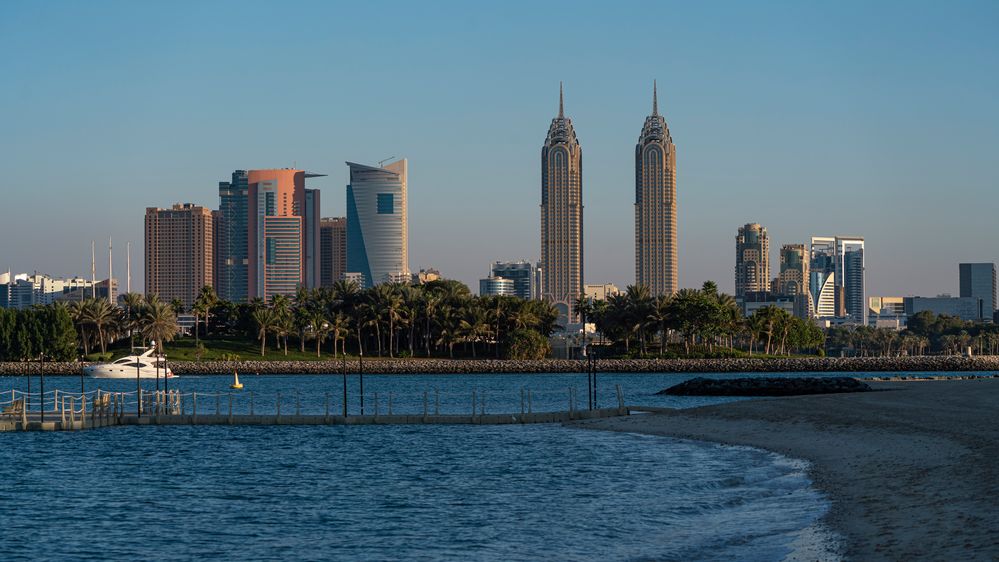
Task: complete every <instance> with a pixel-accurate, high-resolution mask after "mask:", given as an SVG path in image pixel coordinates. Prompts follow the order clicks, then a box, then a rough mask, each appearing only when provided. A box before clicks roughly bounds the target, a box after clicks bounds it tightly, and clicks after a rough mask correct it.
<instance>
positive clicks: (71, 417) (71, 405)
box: [69, 398, 76, 429]
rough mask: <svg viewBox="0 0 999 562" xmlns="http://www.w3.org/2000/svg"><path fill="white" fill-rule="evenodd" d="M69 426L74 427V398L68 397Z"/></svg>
mask: <svg viewBox="0 0 999 562" xmlns="http://www.w3.org/2000/svg"><path fill="white" fill-rule="evenodd" d="M69 428H70V429H76V398H70V399H69Z"/></svg>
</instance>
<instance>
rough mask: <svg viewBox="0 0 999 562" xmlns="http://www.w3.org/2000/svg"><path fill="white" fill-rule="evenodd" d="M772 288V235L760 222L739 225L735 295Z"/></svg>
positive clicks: (744, 294) (743, 295)
mask: <svg viewBox="0 0 999 562" xmlns="http://www.w3.org/2000/svg"><path fill="white" fill-rule="evenodd" d="M769 290H770V237H769V235H767V229H765V228H763V227H762V226H760V224H759V223H755V222H754V223H749V224H747V225H745V226H740V227H739V233H738V234H737V235H736V237H735V296H736V297H745V296H746V293H757V292H765V291H769Z"/></svg>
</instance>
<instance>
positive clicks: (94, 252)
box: [90, 240, 97, 300]
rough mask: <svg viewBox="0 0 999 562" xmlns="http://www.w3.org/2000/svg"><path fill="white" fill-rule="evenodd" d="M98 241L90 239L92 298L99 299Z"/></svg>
mask: <svg viewBox="0 0 999 562" xmlns="http://www.w3.org/2000/svg"><path fill="white" fill-rule="evenodd" d="M96 247H97V243H96V242H94V241H93V240H91V241H90V298H92V299H95V300H96V299H97V249H96Z"/></svg>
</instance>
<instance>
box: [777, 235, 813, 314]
mask: <svg viewBox="0 0 999 562" xmlns="http://www.w3.org/2000/svg"><path fill="white" fill-rule="evenodd" d="M808 262H809V255H808V250H807V249H806V248H805V245H804V244H784V245H783V246H781V249H780V273H779V274H777V284H776V286H775V287H774V288H773V290H774V292H775V293H777V294H780V295H785V296H789V297H794V313H795V315H796V316H798V317H799V318H808V317H810V316H811V315H812V308H813V307H812V299H811V294H810V293H809V291H808V281H809V271H808Z"/></svg>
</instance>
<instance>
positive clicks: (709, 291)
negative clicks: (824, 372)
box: [574, 281, 823, 356]
mask: <svg viewBox="0 0 999 562" xmlns="http://www.w3.org/2000/svg"><path fill="white" fill-rule="evenodd" d="M574 305H575V310H576V311H577V312H578V313H579V314H580V316H581V317H582V319H583V320H584V321H587V322H594V323H595V324H596V328H597V330H598V331H599V332H600V333H601V335H602V336H605V337H607V338H609V339H610V340H611V341H612V342H615V343H617V344H619V345H623V347H624V351H625V353H626V354H630V353H631V352H632V345H633V344H635V345H637V346H638V352H639V354H640V355H642V356H645V355H647V354H648V352H649V348H650V347H651V346H653V345H654V344H655V345H657V347H658V348H659V351H660V353H666V351H667V349H668V345H669V344H670V343H673V342H680V343H682V344H683V348H684V353H685V354H687V355H689V354H690V352H691V349H692V348H693V347H694V346H696V345H702V346H705V347H707V350H708V352H709V353H710V352H711V351H713V348H714V347H715V346H720V347H723V348H726V349H729V350H731V349H734V348H736V347H737V346H741V347H743V348H744V349H746V350H747V351H749V352H750V354H752V353H753V352H754V351H755V350H756V346H757V343H765V345H764V347H763V351H764V353H766V354H771V353H775V354H787V353H790V352H791V351H792V350H803V349H816V348H818V347H820V346H821V345H822V341H823V333H822V330H821V329H819V328H818V327H817V326H815V325H814V324H813V323H812V322H810V321H808V320H802V319H799V318H796V317H794V316H792V315H790V314H788V313H787V312H786V311H784V310H782V309H780V308H777V307H775V306H768V307H765V308H761V309H759V310H757V311H756V312H754V313H753V315H752V316H750V317H748V318H746V317H743V315H742V312H741V310H740V309H739V307H738V305H737V304H736V302H735V299H734V298H732V297H731V296H730V295H726V294H724V293H719V292H718V287H717V285H715V283H713V282H711V281H708V282H706V283H704V285H703V286H702V288H701V289H700V290H697V289H681V290H680V291H678V292H677V293H675V294H673V295H660V296H655V297H654V296H652V295H651V294H650V293H649V290H648V288H647V287H645V286H641V285H631V286H629V287H628V288H627V289H626V290H625V292H624V293H620V294H617V295H612V296H610V297H609V298H608V299H607V300H605V301H599V300H592V299H589V298H587V297H585V296H580V297H579V298H578V299H576V302H575V303H574Z"/></svg>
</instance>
